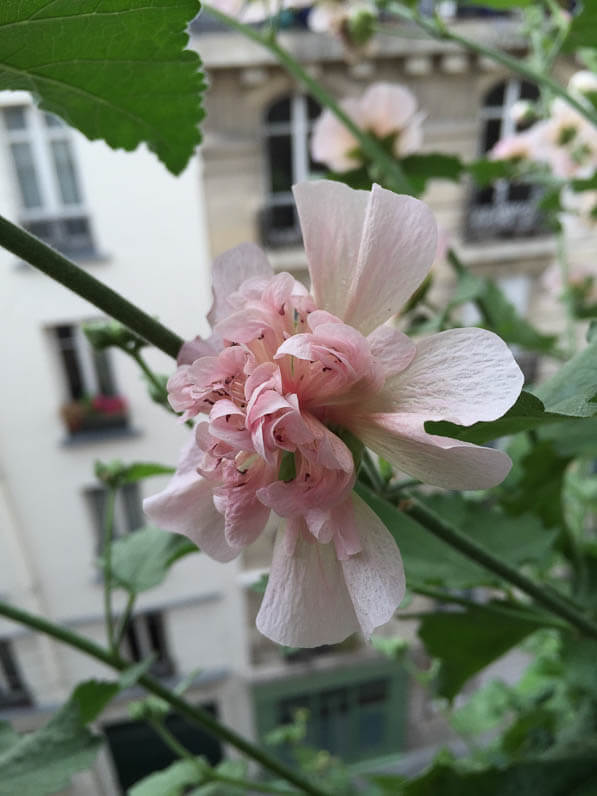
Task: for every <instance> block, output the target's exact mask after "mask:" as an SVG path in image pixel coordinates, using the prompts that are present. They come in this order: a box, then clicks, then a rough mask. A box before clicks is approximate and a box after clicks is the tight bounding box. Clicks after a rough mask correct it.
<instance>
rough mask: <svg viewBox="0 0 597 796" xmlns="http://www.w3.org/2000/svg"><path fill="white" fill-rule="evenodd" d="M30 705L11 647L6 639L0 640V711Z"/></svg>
mask: <svg viewBox="0 0 597 796" xmlns="http://www.w3.org/2000/svg"><path fill="white" fill-rule="evenodd" d="M30 704H31V697H30V696H29V694H28V692H27V689H26V687H25V683H24V682H23V680H22V678H21V674H20V672H19V668H18V666H17V662H16V660H15V657H14V654H13V651H12V646H11V644H10V642H9V641H7V640H6V639H0V709H3V708H12V707H26V706H27V705H30Z"/></svg>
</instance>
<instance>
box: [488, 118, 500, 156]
mask: <svg viewBox="0 0 597 796" xmlns="http://www.w3.org/2000/svg"><path fill="white" fill-rule="evenodd" d="M501 131H502V120H501V119H488V120H487V121H486V122H485V129H484V131H483V152H489V150H490V149H493V147H494V146H495V145H496V144H497V142H498V141H499V140H500V137H501Z"/></svg>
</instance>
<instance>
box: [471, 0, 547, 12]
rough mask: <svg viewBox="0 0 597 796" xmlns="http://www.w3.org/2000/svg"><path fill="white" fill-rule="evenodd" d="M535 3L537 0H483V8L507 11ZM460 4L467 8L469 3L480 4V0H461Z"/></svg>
mask: <svg viewBox="0 0 597 796" xmlns="http://www.w3.org/2000/svg"><path fill="white" fill-rule="evenodd" d="M534 3H535V0H483V8H497V9H498V10H504V11H505V10H507V9H509V8H524V7H525V6H531V5H533V4H534ZM459 5H462V6H464V7H465V8H466V6H467V5H475V6H479V2H478V0H460V3H459Z"/></svg>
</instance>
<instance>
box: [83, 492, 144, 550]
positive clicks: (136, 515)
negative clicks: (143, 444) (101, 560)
mask: <svg viewBox="0 0 597 796" xmlns="http://www.w3.org/2000/svg"><path fill="white" fill-rule="evenodd" d="M85 498H86V500H87V503H88V505H89V508H90V511H91V517H92V521H93V527H94V530H95V535H96V539H97V552H98V555H101V554H102V547H103V540H104V525H105V522H106V505H107V499H108V491H107V489H105V487H103V486H97V487H96V486H94V487H91V489H86V490H85ZM144 525H145V515H144V514H143V505H142V502H141V493H140V491H139V485H138V484H125V485H124V486H122V487H121V488H120V489H119V490H118V492H117V493H116V500H115V503H114V519H113V523H112V537H113V538H114V539H119V538H121V537H122V536H126V535H127V533H131V532H132V531H137V530H138V529H139V528H142V527H143V526H144Z"/></svg>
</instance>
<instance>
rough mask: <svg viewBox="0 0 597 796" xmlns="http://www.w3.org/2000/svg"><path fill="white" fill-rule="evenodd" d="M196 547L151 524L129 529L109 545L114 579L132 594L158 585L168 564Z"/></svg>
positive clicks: (195, 550) (166, 572)
mask: <svg viewBox="0 0 597 796" xmlns="http://www.w3.org/2000/svg"><path fill="white" fill-rule="evenodd" d="M197 550H198V548H197V547H196V546H195V545H194V544H193V543H192V542H190V541H189V540H188V539H186V538H185V537H183V536H179V535H178V534H175V533H168V532H167V531H162V530H160V529H159V528H153V527H151V526H149V527H147V528H141V529H139V530H138V531H132V532H131V533H129V534H128V535H127V536H124V537H123V538H122V539H119V540H118V541H116V542H115V543H114V544H113V546H112V577H113V578H114V582H115V583H117V584H118V585H119V586H121V587H122V588H124V589H126V590H127V591H130V592H134V593H135V594H137V593H139V592H143V591H147V590H148V589H152V588H154V587H155V586H158V585H159V584H160V583H161V582H162V581H163V580H164V578H165V577H166V575H167V574H168V570H169V568H170V566H171V565H172V564H173V563H174V562H175V561H177V560H178V559H179V558H182V557H183V556H185V555H188V554H189V553H193V552H197Z"/></svg>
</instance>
